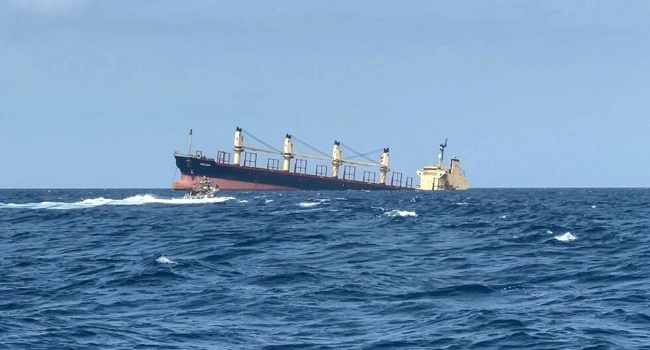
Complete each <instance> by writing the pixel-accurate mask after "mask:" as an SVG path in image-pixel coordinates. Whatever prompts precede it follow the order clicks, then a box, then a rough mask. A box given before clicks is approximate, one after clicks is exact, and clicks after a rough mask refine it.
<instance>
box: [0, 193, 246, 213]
mask: <svg viewBox="0 0 650 350" xmlns="http://www.w3.org/2000/svg"><path fill="white" fill-rule="evenodd" d="M232 199H235V197H214V198H205V199H183V198H156V197H154V196H152V195H150V194H143V195H136V196H132V197H127V198H124V199H110V198H104V197H98V198H89V199H84V200H81V201H78V202H40V203H7V204H5V203H0V208H22V209H59V210H69V209H84V208H93V207H100V206H103V205H143V204H174V205H186V204H206V203H222V202H226V201H229V200H232Z"/></svg>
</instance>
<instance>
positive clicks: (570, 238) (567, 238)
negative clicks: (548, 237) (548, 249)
mask: <svg viewBox="0 0 650 350" xmlns="http://www.w3.org/2000/svg"><path fill="white" fill-rule="evenodd" d="M555 239H557V240H558V241H560V242H571V241H575V240H576V239H578V237H576V236H574V235H573V234H571V232H565V233H564V234H563V235H560V236H555Z"/></svg>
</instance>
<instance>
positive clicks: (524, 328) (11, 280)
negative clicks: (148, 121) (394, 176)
mask: <svg viewBox="0 0 650 350" xmlns="http://www.w3.org/2000/svg"><path fill="white" fill-rule="evenodd" d="M182 195H183V194H182V193H174V192H171V191H170V190H146V189H143V190H135V189H133V190H112V189H109V190H102V189H83V190H81V189H74V190H54V189H52V190H47V189H39V190H0V349H58V348H66V349H67V348H69V349H84V348H102V349H124V348H129V349H286V348H290V349H379V348H381V349H415V348H422V349H474V348H495V349H501V348H513V349H523V348H525V349H638V348H644V347H645V348H650V298H649V296H650V205H649V203H650V191H649V190H648V189H471V190H468V191H459V192H415V191H400V192H384V191H379V192H365V191H341V192H309V191H305V192H302V191H296V192H225V191H224V192H220V193H219V194H218V196H217V197H216V198H211V199H205V200H198V201H192V200H183V199H181V197H182Z"/></svg>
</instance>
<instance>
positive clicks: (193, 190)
mask: <svg viewBox="0 0 650 350" xmlns="http://www.w3.org/2000/svg"><path fill="white" fill-rule="evenodd" d="M218 191H219V186H216V185H215V186H212V182H210V180H208V179H207V178H206V177H205V176H204V177H203V180H201V181H199V182H198V183H197V184H196V185H194V186H192V187H190V189H189V191H187V193H186V194H185V196H183V199H208V198H214V196H215V195H216V193H217V192H218Z"/></svg>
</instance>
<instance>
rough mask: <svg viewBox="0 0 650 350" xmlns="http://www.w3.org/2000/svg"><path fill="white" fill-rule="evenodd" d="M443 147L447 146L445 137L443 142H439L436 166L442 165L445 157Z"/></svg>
mask: <svg viewBox="0 0 650 350" xmlns="http://www.w3.org/2000/svg"><path fill="white" fill-rule="evenodd" d="M445 147H447V139H445V143H441V144H440V154H438V166H441V167H442V162H443V161H444V159H445Z"/></svg>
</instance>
